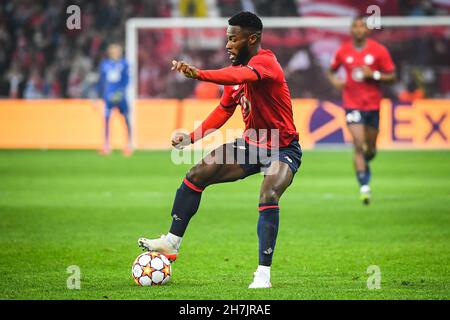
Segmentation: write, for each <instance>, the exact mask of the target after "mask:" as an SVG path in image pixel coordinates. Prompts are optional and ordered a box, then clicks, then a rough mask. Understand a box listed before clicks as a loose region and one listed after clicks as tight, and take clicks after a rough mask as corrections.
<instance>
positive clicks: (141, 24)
mask: <svg viewBox="0 0 450 320" xmlns="http://www.w3.org/2000/svg"><path fill="white" fill-rule="evenodd" d="M352 19H353V17H299V18H297V17H262V20H263V24H264V28H271V29H276V28H325V29H330V28H344V27H349V26H350V23H351V21H352ZM379 22H380V26H381V28H383V27H399V28H403V27H434V26H450V16H433V17H381V18H380V20H379ZM227 26H228V19H227V18H179V17H173V18H131V19H129V20H127V22H126V34H125V36H126V39H125V51H126V58H127V61H128V63H129V65H130V84H129V86H128V91H127V97H128V101H129V104H130V109H131V110H130V111H131V113H133V110H134V105H135V101H136V99H137V97H138V77H139V74H138V45H139V44H138V32H139V30H142V29H158V30H161V29H171V28H186V29H199V28H201V29H222V28H223V29H225V28H226V27H227ZM131 119H133V117H131ZM133 127H134V126H133Z"/></svg>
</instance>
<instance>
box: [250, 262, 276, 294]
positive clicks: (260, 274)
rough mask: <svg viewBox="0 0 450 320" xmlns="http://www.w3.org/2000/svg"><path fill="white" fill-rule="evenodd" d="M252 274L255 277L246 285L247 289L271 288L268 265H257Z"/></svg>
mask: <svg viewBox="0 0 450 320" xmlns="http://www.w3.org/2000/svg"><path fill="white" fill-rule="evenodd" d="M263 269H266V270H263ZM267 270H268V271H267ZM253 275H254V276H255V277H254V278H253V282H252V283H251V284H250V285H249V286H248V288H249V289H265V288H272V284H271V283H270V267H265V268H261V266H259V267H258V269H256V272H255V273H253Z"/></svg>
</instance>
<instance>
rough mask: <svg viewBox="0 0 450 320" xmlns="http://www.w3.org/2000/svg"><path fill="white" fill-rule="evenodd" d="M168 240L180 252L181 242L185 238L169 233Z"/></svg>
mask: <svg viewBox="0 0 450 320" xmlns="http://www.w3.org/2000/svg"><path fill="white" fill-rule="evenodd" d="M166 240H167V241H168V242H169V243H170V245H171V246H172V247H173V248H174V249H175V250H177V251H178V249H179V248H180V246H181V241H182V240H183V237H179V236H177V235H174V234H173V233H170V232H168V233H167V235H166Z"/></svg>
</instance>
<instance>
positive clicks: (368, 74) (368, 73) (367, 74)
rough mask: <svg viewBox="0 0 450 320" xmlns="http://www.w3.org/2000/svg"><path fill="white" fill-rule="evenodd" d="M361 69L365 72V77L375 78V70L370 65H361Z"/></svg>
mask: <svg viewBox="0 0 450 320" xmlns="http://www.w3.org/2000/svg"><path fill="white" fill-rule="evenodd" d="M361 71H362V73H363V76H364V79H373V70H372V69H370V68H369V67H368V66H366V65H364V66H362V67H361Z"/></svg>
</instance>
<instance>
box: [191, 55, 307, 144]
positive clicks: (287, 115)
mask: <svg viewBox="0 0 450 320" xmlns="http://www.w3.org/2000/svg"><path fill="white" fill-rule="evenodd" d="M197 78H198V79H199V80H204V81H211V82H214V83H218V84H223V85H224V93H223V95H222V98H221V99H220V105H219V106H218V107H217V108H216V109H215V110H214V111H213V113H212V114H210V116H209V117H208V118H207V119H206V120H205V121H204V122H203V124H202V126H201V127H199V128H198V129H197V130H195V131H194V132H193V133H192V134H191V138H192V141H196V140H198V139H200V138H202V137H203V136H204V133H205V132H206V130H210V129H218V128H220V126H222V125H223V124H224V123H225V122H226V121H227V120H228V119H229V118H230V117H231V115H232V114H233V112H234V110H235V109H236V106H237V105H240V106H241V111H242V117H243V120H244V123H245V131H244V139H245V140H246V141H247V142H248V143H253V144H257V145H258V146H261V147H267V148H272V147H280V148H282V147H286V146H288V145H289V143H291V141H292V140H293V139H298V133H297V131H296V128H295V125H294V120H293V114H292V104H291V96H290V93H289V88H288V86H287V83H286V80H285V78H284V73H283V70H282V69H281V66H280V64H279V63H278V61H277V59H276V57H275V55H274V54H273V53H272V51H270V50H263V49H260V50H259V51H258V53H257V54H256V55H254V56H253V57H252V58H251V59H250V61H249V62H248V63H247V65H245V66H243V65H241V66H231V67H227V68H223V69H219V70H199V73H198V77H197ZM274 129H276V130H274ZM274 139H276V140H277V141H275V140H274Z"/></svg>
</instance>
